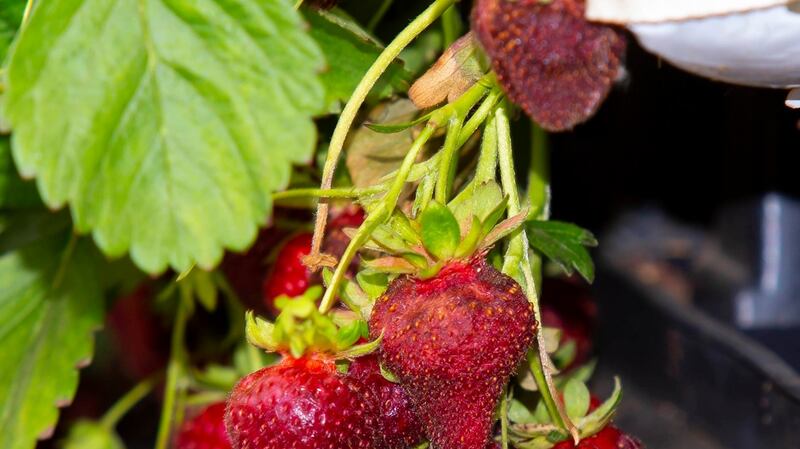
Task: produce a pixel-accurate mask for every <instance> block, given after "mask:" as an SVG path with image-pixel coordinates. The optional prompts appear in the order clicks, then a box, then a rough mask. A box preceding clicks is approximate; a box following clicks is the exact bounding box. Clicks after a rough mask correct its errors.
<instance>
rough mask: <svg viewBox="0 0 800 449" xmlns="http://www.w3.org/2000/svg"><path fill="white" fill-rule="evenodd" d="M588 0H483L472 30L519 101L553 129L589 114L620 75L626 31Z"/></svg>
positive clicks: (569, 125)
mask: <svg viewBox="0 0 800 449" xmlns="http://www.w3.org/2000/svg"><path fill="white" fill-rule="evenodd" d="M585 9H586V5H585V1H584V0H553V1H548V2H543V1H540V0H518V1H513V2H512V1H508V0H477V2H476V3H475V7H474V9H473V12H472V29H473V30H474V31H475V32H476V35H477V36H478V39H479V41H480V42H481V44H482V45H483V47H484V49H485V50H486V52H487V53H488V54H489V56H490V58H491V60H492V67H493V68H494V70H495V72H496V73H497V79H498V81H499V82H500V84H501V85H502V86H503V88H504V89H505V91H506V93H507V94H508V96H509V97H510V98H511V100H512V101H514V102H515V103H517V104H518V105H520V106H522V108H523V109H524V110H525V112H526V113H527V114H528V115H529V116H530V117H531V118H532V119H533V120H534V121H536V122H537V123H538V124H539V125H541V126H542V127H543V128H545V129H546V130H548V131H563V130H568V129H571V128H573V127H574V126H575V125H577V124H579V123H582V122H584V121H586V120H587V119H589V118H590V117H591V116H592V115H594V113H595V112H596V111H597V109H598V108H599V107H600V104H602V102H603V100H604V99H605V98H606V96H607V95H608V92H609V91H610V90H611V86H612V84H613V82H614V79H615V78H616V77H617V74H618V73H619V68H620V65H621V61H622V58H623V56H624V53H625V45H626V43H625V38H624V35H623V34H622V33H621V32H620V31H619V30H618V29H616V28H614V27H611V26H607V25H601V24H595V23H591V22H588V21H587V20H586V19H585V18H584V11H585Z"/></svg>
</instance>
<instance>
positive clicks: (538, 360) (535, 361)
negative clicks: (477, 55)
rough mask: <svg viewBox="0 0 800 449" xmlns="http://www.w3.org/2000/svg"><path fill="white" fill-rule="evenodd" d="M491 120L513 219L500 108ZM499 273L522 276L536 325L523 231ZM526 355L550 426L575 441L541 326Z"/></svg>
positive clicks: (515, 199) (514, 197) (513, 187)
mask: <svg viewBox="0 0 800 449" xmlns="http://www.w3.org/2000/svg"><path fill="white" fill-rule="evenodd" d="M495 118H496V120H497V149H498V159H499V162H500V179H501V183H502V186H503V191H504V192H505V194H506V195H508V214H509V216H513V215H516V214H518V213H519V212H520V199H519V191H518V189H517V184H516V183H517V181H516V176H515V173H514V161H513V154H512V150H511V127H510V125H509V123H508V116H507V115H506V112H505V109H504V108H503V107H500V108H498V109H497V112H496V113H495ZM509 253H510V254H509ZM509 256H511V258H513V260H517V262H516V265H515V266H514V267H511V266H506V265H507V264H508V261H509ZM507 270H508V271H507ZM520 271H521V273H520ZM503 272H505V273H509V272H511V273H516V274H517V275H518V276H515V277H516V278H519V277H520V276H519V275H520V274H521V275H522V276H521V278H522V280H523V281H524V282H523V283H522V284H523V285H524V287H525V293H526V295H527V296H528V299H529V300H530V302H531V304H532V306H533V312H534V317H535V318H536V322H537V323H541V322H542V319H541V318H542V314H541V310H540V307H539V295H538V293H537V291H536V281H535V278H534V275H533V267H532V264H531V260H530V257H529V252H528V236H527V233H526V231H525V230H524V229H522V230H521V231H520V232H519V233H517V234H516V235H515V236H514V237H512V239H511V241H510V242H509V251H508V253H507V254H506V264H505V265H504V266H503ZM529 356H532V357H533V358H532V360H531V363H530V368H531V371H532V373H533V376H534V379H535V380H536V385H537V386H538V387H539V392H540V393H541V395H542V399H543V400H544V403H545V406H546V407H547V411H548V414H549V415H550V418H551V419H552V421H553V423H555V424H556V425H557V426H559V427H560V428H562V429H565V430H566V431H567V432H569V433H570V434H571V435H572V436H573V439H575V441H578V439H577V438H578V430H577V428H576V427H575V425H574V424H573V423H572V421H571V420H570V419H569V416H567V413H566V410H565V408H564V404H563V402H562V401H561V400H560V398H559V396H558V390H557V389H556V386H555V384H554V382H553V376H552V369H553V368H552V365H551V364H550V363H548V362H549V356H548V355H547V349H546V346H545V342H544V333H543V331H542V326H537V328H536V348H535V349H534V350H532V351H530V352H529Z"/></svg>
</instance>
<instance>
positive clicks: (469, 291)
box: [370, 257, 536, 449]
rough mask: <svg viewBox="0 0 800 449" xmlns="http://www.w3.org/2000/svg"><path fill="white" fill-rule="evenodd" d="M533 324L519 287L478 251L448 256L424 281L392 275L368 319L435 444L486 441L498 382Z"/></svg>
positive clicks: (440, 448)
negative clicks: (466, 256)
mask: <svg viewBox="0 0 800 449" xmlns="http://www.w3.org/2000/svg"><path fill="white" fill-rule="evenodd" d="M535 327H536V321H535V319H534V317H533V312H532V309H531V306H530V304H529V303H528V300H527V299H526V297H525V295H524V294H523V293H522V291H521V288H520V286H519V285H518V284H517V283H516V282H515V281H514V280H513V279H511V278H510V277H508V276H505V275H503V274H501V273H500V272H498V271H497V270H495V269H494V268H493V267H491V266H489V265H488V264H487V263H486V262H485V260H484V259H483V258H482V257H476V258H474V259H472V260H470V261H463V262H462V261H454V262H450V263H449V264H448V265H446V266H445V267H444V268H442V270H441V271H440V272H439V273H438V274H437V275H436V276H435V277H433V278H430V279H427V280H420V279H418V278H416V277H413V276H404V277H400V278H398V279H397V280H395V281H394V282H393V283H392V284H391V285H390V286H389V289H388V290H387V291H386V293H385V294H384V295H383V296H382V297H381V298H380V299H379V300H378V301H377V303H376V305H375V309H374V311H373V315H372V317H371V320H370V332H371V333H372V334H373V336H374V337H377V336H378V335H381V334H383V342H382V345H381V350H382V356H383V361H384V363H385V364H386V366H387V367H388V369H389V370H391V371H392V372H393V373H394V374H395V375H397V376H398V377H399V379H400V381H401V384H402V385H403V386H404V387H405V389H406V391H407V392H408V393H409V395H410V396H411V400H412V402H413V404H414V407H415V409H416V410H417V414H418V416H419V417H420V419H421V420H422V423H423V428H424V429H425V432H426V434H427V436H428V438H429V439H430V441H431V443H432V444H433V447H435V448H436V449H484V448H485V447H486V446H487V444H488V443H489V440H490V433H491V430H492V425H493V412H494V409H495V406H496V404H497V402H498V400H499V398H500V394H501V392H502V389H503V386H504V385H505V384H506V382H507V381H508V379H509V377H510V376H511V374H512V373H513V372H514V370H515V368H516V366H517V364H518V363H519V362H520V360H521V359H522V357H523V356H524V354H525V352H526V350H527V348H528V346H529V345H530V343H531V341H532V339H533V335H534V331H535Z"/></svg>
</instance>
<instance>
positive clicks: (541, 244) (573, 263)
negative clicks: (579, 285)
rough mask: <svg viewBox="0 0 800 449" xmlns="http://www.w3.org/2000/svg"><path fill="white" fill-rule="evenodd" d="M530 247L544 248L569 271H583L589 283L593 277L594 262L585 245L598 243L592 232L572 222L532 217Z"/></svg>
mask: <svg viewBox="0 0 800 449" xmlns="http://www.w3.org/2000/svg"><path fill="white" fill-rule="evenodd" d="M527 228H528V239H529V240H530V244H531V246H532V247H533V248H534V249H536V250H538V251H541V252H542V254H544V255H545V256H547V258H549V259H550V260H552V261H553V262H555V263H557V264H558V265H560V266H561V268H563V269H564V271H566V272H567V273H569V274H572V273H573V272H574V271H577V272H578V273H580V275H581V276H583V278H584V279H586V280H587V281H588V282H592V281H593V280H594V262H592V256H591V255H590V254H589V251H587V249H586V247H594V246H597V240H596V239H595V238H594V235H592V233H591V232H589V231H587V230H586V229H583V228H581V227H578V226H576V225H574V224H571V223H564V222H560V221H540V220H531V221H529V222H527Z"/></svg>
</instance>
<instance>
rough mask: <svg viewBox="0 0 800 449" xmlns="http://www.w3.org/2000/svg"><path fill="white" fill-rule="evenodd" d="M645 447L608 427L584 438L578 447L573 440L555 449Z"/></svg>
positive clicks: (625, 448) (632, 448)
mask: <svg viewBox="0 0 800 449" xmlns="http://www.w3.org/2000/svg"><path fill="white" fill-rule="evenodd" d="M643 447H644V446H643V445H642V443H641V442H640V441H639V440H637V439H636V438H633V437H631V436H630V435H626V434H624V433H622V432H621V431H620V430H619V429H617V428H616V427H614V426H606V427H605V428H603V430H601V431H600V432H598V433H597V434H595V435H592V436H590V437H589V438H584V439H582V440H581V442H580V443H578V445H577V446H576V445H575V443H573V442H572V440H567V441H562V442H560V443H558V444H556V445H555V446H553V449H642V448H643Z"/></svg>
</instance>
